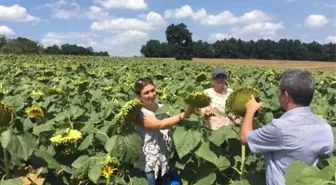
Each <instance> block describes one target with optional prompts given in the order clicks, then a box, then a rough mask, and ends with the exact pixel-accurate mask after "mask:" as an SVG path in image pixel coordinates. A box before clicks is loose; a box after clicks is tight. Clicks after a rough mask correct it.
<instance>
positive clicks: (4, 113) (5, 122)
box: [0, 102, 14, 133]
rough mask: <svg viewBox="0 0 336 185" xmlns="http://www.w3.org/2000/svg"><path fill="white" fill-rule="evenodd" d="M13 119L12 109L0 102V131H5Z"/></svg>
mask: <svg viewBox="0 0 336 185" xmlns="http://www.w3.org/2000/svg"><path fill="white" fill-rule="evenodd" d="M13 121H14V113H13V110H12V109H11V108H9V107H8V106H7V105H5V104H3V103H1V102H0V133H2V132H3V131H5V130H6V129H7V128H8V127H9V125H10V124H11V123H12V122H13Z"/></svg>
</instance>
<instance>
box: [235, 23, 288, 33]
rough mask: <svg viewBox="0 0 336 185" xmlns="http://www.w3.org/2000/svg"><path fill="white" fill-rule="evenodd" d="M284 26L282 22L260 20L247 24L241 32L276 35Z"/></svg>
mask: <svg viewBox="0 0 336 185" xmlns="http://www.w3.org/2000/svg"><path fill="white" fill-rule="evenodd" d="M283 28H284V26H283V25H282V24H281V23H273V22H258V23H253V24H249V25H246V26H245V27H244V28H243V29H242V30H241V32H242V33H244V34H256V33H258V34H259V35H275V34H276V31H278V30H280V29H283Z"/></svg>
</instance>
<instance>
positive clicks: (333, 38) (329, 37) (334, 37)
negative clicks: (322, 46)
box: [324, 36, 336, 44]
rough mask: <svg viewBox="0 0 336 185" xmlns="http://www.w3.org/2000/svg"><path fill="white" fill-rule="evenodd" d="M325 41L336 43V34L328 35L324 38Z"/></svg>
mask: <svg viewBox="0 0 336 185" xmlns="http://www.w3.org/2000/svg"><path fill="white" fill-rule="evenodd" d="M324 41H325V43H330V42H331V43H335V44H336V36H328V37H327V38H325V39H324Z"/></svg>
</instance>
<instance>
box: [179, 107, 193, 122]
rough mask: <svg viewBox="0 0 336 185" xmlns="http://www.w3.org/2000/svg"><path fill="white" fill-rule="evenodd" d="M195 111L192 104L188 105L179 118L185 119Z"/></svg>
mask: <svg viewBox="0 0 336 185" xmlns="http://www.w3.org/2000/svg"><path fill="white" fill-rule="evenodd" d="M196 111H197V109H196V108H194V107H192V106H189V107H188V108H187V110H186V111H184V112H183V113H182V117H180V118H181V119H185V118H187V117H189V116H190V115H191V114H195V113H196Z"/></svg>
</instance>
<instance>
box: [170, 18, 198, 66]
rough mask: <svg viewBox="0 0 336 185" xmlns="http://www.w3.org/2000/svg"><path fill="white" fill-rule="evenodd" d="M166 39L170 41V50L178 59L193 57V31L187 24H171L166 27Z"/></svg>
mask: <svg viewBox="0 0 336 185" xmlns="http://www.w3.org/2000/svg"><path fill="white" fill-rule="evenodd" d="M166 39H167V41H168V45H169V49H170V52H171V54H172V55H173V56H174V57H175V59H176V60H191V59H192V57H193V41H192V33H191V32H190V31H189V30H188V29H187V26H186V25H185V24H183V23H180V24H178V25H174V24H171V25H169V26H168V27H167V29H166Z"/></svg>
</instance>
